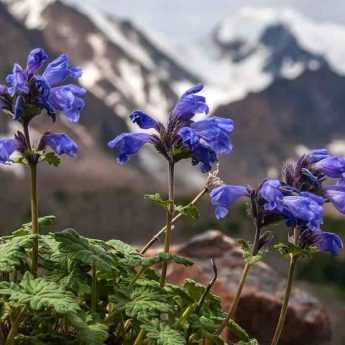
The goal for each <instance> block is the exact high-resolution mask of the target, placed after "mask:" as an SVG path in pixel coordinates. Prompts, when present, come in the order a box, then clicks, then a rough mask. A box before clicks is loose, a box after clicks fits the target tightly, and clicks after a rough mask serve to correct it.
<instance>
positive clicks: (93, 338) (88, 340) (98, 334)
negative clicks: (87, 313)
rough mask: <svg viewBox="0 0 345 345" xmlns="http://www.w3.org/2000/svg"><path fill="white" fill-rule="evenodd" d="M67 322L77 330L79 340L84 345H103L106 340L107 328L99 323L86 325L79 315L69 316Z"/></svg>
mask: <svg viewBox="0 0 345 345" xmlns="http://www.w3.org/2000/svg"><path fill="white" fill-rule="evenodd" d="M67 318H68V320H69V322H70V323H71V324H72V325H73V326H74V327H75V328H76V329H77V330H78V333H79V339H80V341H81V343H82V344H85V345H103V344H104V342H105V341H106V339H107V338H108V336H109V335H108V329H107V326H106V325H104V324H101V323H88V322H86V321H85V320H83V318H81V317H80V316H79V315H76V314H69V315H68V316H67Z"/></svg>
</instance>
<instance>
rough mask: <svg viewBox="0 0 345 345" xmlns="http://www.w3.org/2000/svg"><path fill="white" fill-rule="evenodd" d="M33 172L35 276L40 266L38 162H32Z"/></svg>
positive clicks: (32, 218)
mask: <svg viewBox="0 0 345 345" xmlns="http://www.w3.org/2000/svg"><path fill="white" fill-rule="evenodd" d="M30 172H31V224H32V233H33V234H34V235H36V236H35V238H34V243H33V247H32V274H33V276H34V277H36V276H37V268H38V235H39V225H38V202H37V163H30Z"/></svg>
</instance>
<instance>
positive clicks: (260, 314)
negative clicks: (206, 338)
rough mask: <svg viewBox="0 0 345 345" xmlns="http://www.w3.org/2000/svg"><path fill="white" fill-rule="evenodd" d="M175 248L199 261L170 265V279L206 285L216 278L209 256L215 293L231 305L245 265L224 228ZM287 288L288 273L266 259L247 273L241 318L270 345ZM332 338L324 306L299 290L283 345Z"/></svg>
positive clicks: (294, 294)
mask: <svg viewBox="0 0 345 345" xmlns="http://www.w3.org/2000/svg"><path fill="white" fill-rule="evenodd" d="M173 251H174V252H175V253H177V254H178V255H181V256H186V257H189V258H192V259H193V261H194V262H195V265H193V266H191V267H183V266H180V265H171V266H170V267H169V271H168V275H169V276H168V279H169V281H171V282H173V283H178V284H180V283H183V281H184V280H185V279H186V278H191V279H194V280H196V281H198V282H201V283H203V284H205V283H207V282H208V281H209V279H210V277H211V276H212V268H211V264H210V262H209V259H210V258H212V257H213V258H215V259H216V264H217V267H218V281H217V283H216V284H215V286H214V288H213V292H214V293H215V294H217V295H218V296H220V297H221V298H222V301H223V305H224V309H228V308H229V306H230V304H231V302H232V300H233V297H234V294H235V291H236V288H237V283H238V281H239V277H240V274H241V271H242V267H243V260H242V256H241V248H240V246H239V244H238V243H237V242H236V241H235V240H233V239H231V238H229V237H226V236H224V235H223V234H222V233H220V232H219V231H215V230H211V231H208V232H206V233H205V234H203V235H200V236H196V237H194V238H193V239H192V240H191V241H189V242H188V243H187V244H184V245H182V246H175V247H173ZM153 252H154V250H152V251H151V252H150V253H148V254H152V253H153ZM284 288H285V280H284V279H283V277H281V276H280V275H279V274H278V273H277V272H275V271H274V270H273V269H272V268H270V267H269V266H268V265H266V264H265V263H262V262H260V263H258V264H256V265H255V267H254V268H253V269H252V270H251V272H250V274H249V276H248V280H247V284H246V286H245V289H244V291H243V294H242V298H241V300H240V304H239V308H238V313H237V322H238V323H239V324H240V325H241V326H243V327H244V328H245V329H246V330H247V331H248V332H249V333H250V334H251V335H253V336H254V337H256V338H257V339H258V341H259V342H260V345H269V344H270V340H271V338H272V334H273V327H274V325H275V324H276V321H277V318H278V315H279V311H280V307H281V299H282V295H283V293H284ZM330 338H331V326H330V320H329V316H328V314H327V312H326V310H325V308H324V307H323V306H322V305H321V304H320V303H319V301H318V300H317V299H315V298H314V297H313V296H311V295H310V294H309V293H307V292H305V291H303V290H301V289H299V288H294V289H293V292H292V296H291V299H290V305H289V310H288V315H287V321H286V327H285V330H284V332H283V334H282V339H281V342H280V345H310V344H311V343H312V344H313V345H316V344H326V343H327V342H328V341H329V340H330Z"/></svg>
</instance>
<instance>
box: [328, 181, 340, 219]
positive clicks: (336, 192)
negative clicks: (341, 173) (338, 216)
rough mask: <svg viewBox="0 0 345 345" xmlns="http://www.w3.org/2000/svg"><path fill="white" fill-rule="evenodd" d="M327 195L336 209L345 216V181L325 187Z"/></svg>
mask: <svg viewBox="0 0 345 345" xmlns="http://www.w3.org/2000/svg"><path fill="white" fill-rule="evenodd" d="M325 195H326V197H327V198H328V199H329V200H330V201H331V202H332V204H333V205H334V207H335V208H336V209H337V210H338V211H339V212H341V213H343V214H345V181H344V180H340V181H338V183H337V184H336V185H334V186H327V187H325Z"/></svg>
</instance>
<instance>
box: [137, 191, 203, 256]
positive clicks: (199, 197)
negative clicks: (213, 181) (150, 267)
mask: <svg viewBox="0 0 345 345" xmlns="http://www.w3.org/2000/svg"><path fill="white" fill-rule="evenodd" d="M207 192H208V188H206V187H205V188H203V189H202V191H201V192H200V193H198V194H197V195H196V196H195V197H194V199H193V200H192V201H191V202H190V203H189V205H195V204H196V203H197V202H198V201H199V200H200V199H201V198H202V197H203V196H204V195H205V194H206V193H207ZM182 215H183V214H182V213H178V214H177V215H176V216H175V217H174V218H173V219H172V220H171V224H172V225H173V224H175V223H176V221H177V220H178V219H180V218H181V217H182ZM166 228H167V226H166V225H165V226H164V227H163V228H162V229H160V230H159V231H158V232H157V233H156V234H155V235H154V236H153V237H152V238H151V239H150V241H148V242H147V243H146V244H145V246H144V247H143V248H142V249H141V251H140V254H145V253H146V252H147V250H148V249H150V248H151V247H152V246H153V245H154V244H155V243H156V242H157V241H158V240H159V238H160V237H161V236H162V235H163V234H164V232H165V230H166Z"/></svg>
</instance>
